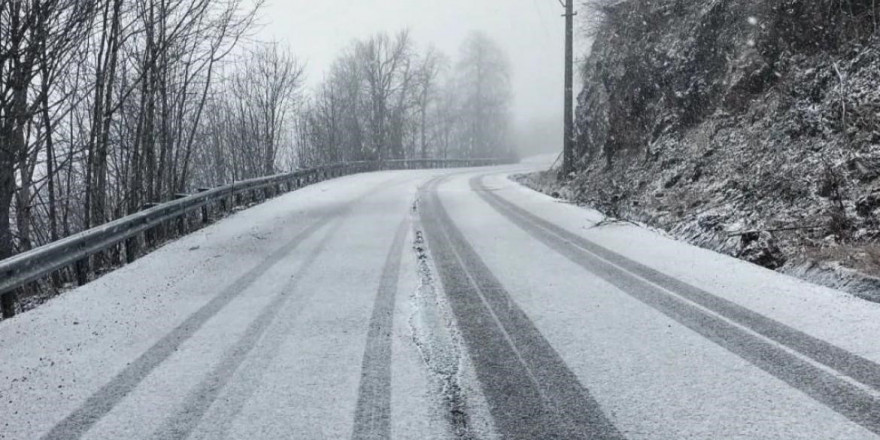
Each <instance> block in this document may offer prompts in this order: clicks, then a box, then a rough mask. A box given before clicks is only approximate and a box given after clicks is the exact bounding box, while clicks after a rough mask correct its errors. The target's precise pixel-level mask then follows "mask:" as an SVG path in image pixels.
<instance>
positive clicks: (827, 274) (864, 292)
mask: <svg viewBox="0 0 880 440" xmlns="http://www.w3.org/2000/svg"><path fill="white" fill-rule="evenodd" d="M508 178H509V179H510V180H512V181H514V182H517V183H519V184H520V185H523V186H525V187H527V188H531V189H533V190H535V191H538V192H540V193H543V194H546V195H549V196H551V197H553V198H555V199H558V200H560V201H563V202H566V203H570V204H573V205H577V206H580V207H584V208H588V209H591V210H595V211H598V212H600V213H602V214H603V215H604V216H605V220H603V222H606V223H613V222H619V221H623V222H628V223H632V224H635V225H638V226H640V227H643V228H646V229H649V230H652V231H654V232H658V233H661V234H663V235H666V236H669V237H671V238H674V239H676V240H679V241H683V242H686V243H689V244H692V245H695V246H699V247H701V248H704V249H708V250H712V251H715V252H719V253H722V254H725V255H729V256H732V257H735V258H739V259H741V260H743V261H748V262H751V263H753V264H756V265H758V266H763V267H767V268H769V269H772V270H775V271H777V272H780V273H784V274H786V275H790V276H793V277H797V278H800V279H802V280H804V281H808V282H811V283H815V284H818V285H821V286H825V287H829V288H832V289H837V290H842V291H844V292H847V293H850V294H852V295H855V296H856V297H859V298H862V299H865V300H868V301H873V302H880V278H878V277H875V276H871V275H869V274H866V273H864V272H862V271H859V270H858V269H855V268H852V267H848V266H847V263H846V261H847V259H848V255H847V253H846V251H845V250H843V249H841V251H840V252H839V253H808V252H803V249H801V252H799V253H798V255H795V256H794V258H790V259H788V260H787V261H786V262H785V263H784V264H782V265H780V266H778V267H772V265H770V267H768V265H763V264H761V252H762V250H761V245H763V244H766V243H761V242H762V241H766V234H761V233H758V234H756V235H757V237H755V239H754V240H751V241H752V243H754V245H753V246H752V250H753V251H754V252H748V251H743V247H740V246H731V245H730V242H731V241H738V242H742V241H743V240H745V238H743V237H740V236H737V235H735V234H731V232H730V231H726V230H722V231H714V232H713V231H706V230H702V229H699V230H697V229H694V228H686V227H676V228H665V227H663V225H659V224H653V223H651V222H645V221H643V220H642V219H640V218H638V216H637V215H634V213H632V212H629V211H624V212H609V210H613V208H611V207H603V206H594V205H592V204H589V203H584V202H581V201H579V200H578V197H577V195H576V194H575V192H574V191H573V190H572V188H571V187H570V186H568V185H566V184H564V183H562V182H560V181H559V180H558V179H557V171H556V170H548V171H538V172H534V173H529V174H512V175H510V176H509V177H508ZM748 238H751V237H748ZM732 239H733V240H732ZM738 244H741V243H738ZM777 251H778V249H777Z"/></svg>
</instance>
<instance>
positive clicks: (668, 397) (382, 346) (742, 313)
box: [0, 163, 880, 439]
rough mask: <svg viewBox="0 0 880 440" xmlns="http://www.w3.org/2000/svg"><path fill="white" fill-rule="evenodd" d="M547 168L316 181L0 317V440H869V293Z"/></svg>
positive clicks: (876, 427) (873, 422) (878, 349)
mask: <svg viewBox="0 0 880 440" xmlns="http://www.w3.org/2000/svg"><path fill="white" fill-rule="evenodd" d="M542 165H543V164H541V163H526V164H523V165H517V166H511V167H497V168H481V169H470V170H464V169H460V170H431V171H399V172H382V173H370V174H364V175H357V176H348V177H344V178H341V179H335V180H331V181H327V182H323V183H321V184H318V185H314V186H311V187H308V188H305V189H302V190H300V191H296V192H294V193H290V194H286V195H283V196H280V197H278V198H276V199H273V200H271V201H268V202H266V203H263V204H261V205H258V206H255V207H252V208H250V209H247V210H244V211H241V212H239V213H237V214H235V215H233V216H231V217H229V218H226V219H224V220H222V221H220V222H218V223H216V224H214V225H212V226H210V227H208V228H205V229H203V230H200V231H197V232H195V233H193V234H191V235H189V236H187V237H184V238H182V239H180V240H178V241H176V242H174V243H170V244H168V245H166V246H165V247H163V248H162V249H159V250H157V251H156V252H154V253H151V254H150V255H148V256H146V257H144V258H142V259H141V260H138V261H136V262H135V263H133V264H131V265H128V266H125V267H123V268H121V269H119V270H117V271H115V272H113V273H110V274H107V275H105V276H104V277H102V278H100V279H98V280H96V281H94V282H92V283H90V284H88V285H86V286H83V287H81V288H78V289H75V290H72V291H69V292H67V293H65V294H63V295H61V296H59V297H58V298H56V299H53V300H52V301H50V302H49V303H48V304H45V305H44V306H42V307H40V308H38V309H36V310H33V311H31V312H28V313H25V314H22V315H19V316H17V317H15V318H13V319H10V320H6V321H2V322H0V439H41V438H42V439H120V438H125V439H129V438H132V439H134V438H145V439H189V438H191V439H221V438H231V439H244V438H248V439H251V438H253V439H277V438H297V439H324V438H327V439H349V438H350V439H391V438H395V439H719V438H725V439H727V438H742V439H755V438H761V439H776V438H779V439H817V438H823V439H863V438H864V439H868V438H877V437H878V436H880V365H878V361H880V344H878V343H877V342H876V335H877V334H878V331H880V306H878V305H877V304H872V303H867V302H863V301H861V300H857V299H855V298H852V297H850V296H848V295H846V294H844V293H842V292H837V291H834V290H830V289H825V288H821V287H818V286H814V285H810V284H807V283H804V282H801V281H798V280H795V279H792V278H789V277H786V276H783V275H780V274H777V273H774V272H770V271H766V270H764V269H761V268H758V267H755V266H751V265H748V264H746V263H743V262H739V261H736V260H733V259H730V258H728V257H725V256H721V255H718V254H714V253H711V252H708V251H705V250H700V249H696V248H694V247H691V246H688V245H686V244H683V243H679V242H675V241H673V240H670V239H668V238H665V237H663V236H662V235H661V234H658V233H655V232H652V231H649V230H646V229H644V228H640V227H638V226H635V225H630V224H620V223H611V224H607V223H599V220H601V217H600V216H599V215H598V214H597V213H595V212H592V211H589V210H585V209H582V208H579V207H574V206H570V205H568V204H565V203H560V202H558V201H555V200H553V199H550V198H549V197H546V196H543V195H540V194H537V193H534V192H532V191H530V190H527V189H525V188H523V187H521V186H519V185H517V184H516V183H514V182H512V181H510V180H509V179H507V177H506V176H507V175H509V174H511V173H513V172H522V171H526V170H530V169H537V168H538V167H540V166H542Z"/></svg>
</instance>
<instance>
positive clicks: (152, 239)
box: [141, 203, 159, 247]
mask: <svg viewBox="0 0 880 440" xmlns="http://www.w3.org/2000/svg"><path fill="white" fill-rule="evenodd" d="M154 206H156V204H155V203H144V206H143V207H142V209H141V210H142V211H146V210H147V209H150V208H152V207H154ZM157 228H159V226H155V227H152V228H150V229H147V230H146V231H144V241H145V242H146V244H147V247H152V246H155V245H156V229H157Z"/></svg>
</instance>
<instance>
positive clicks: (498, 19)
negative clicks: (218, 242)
mask: <svg viewBox="0 0 880 440" xmlns="http://www.w3.org/2000/svg"><path fill="white" fill-rule="evenodd" d="M578 3H579V2H578ZM563 12H564V11H563V9H562V7H561V5H560V4H559V2H558V0H416V1H414V0H336V1H314V0H269V3H268V4H267V5H266V7H265V9H264V10H263V12H262V14H261V22H262V23H263V24H264V26H263V28H262V29H261V31H260V33H259V34H258V38H260V39H263V40H276V41H279V42H281V43H284V44H287V45H289V46H290V48H291V50H292V51H293V52H294V53H295V54H296V55H297V56H298V57H299V58H300V59H301V60H303V61H305V62H306V63H307V64H308V66H307V70H306V73H307V75H308V83H309V84H311V85H316V84H317V83H319V82H320V81H321V79H322V78H323V76H324V73H325V72H326V71H327V70H328V69H329V67H330V65H331V64H332V62H333V60H334V59H335V58H336V57H337V56H338V54H339V53H340V51H341V50H343V49H345V48H346V47H348V46H349V45H350V44H351V43H352V41H354V40H356V39H360V38H365V37H369V36H370V35H372V34H374V33H376V32H380V31H388V32H396V31H398V30H401V29H404V28H408V29H410V32H411V34H412V37H413V38H414V40H415V42H416V44H418V45H420V46H421V47H425V46H427V45H434V46H436V47H437V48H438V49H440V50H441V51H442V52H444V53H445V54H447V55H448V56H450V57H452V58H455V56H456V55H457V54H458V49H459V45H460V44H461V42H462V41H463V39H464V38H465V36H466V35H467V34H468V33H469V32H470V31H472V30H481V31H483V32H485V33H486V34H487V35H489V36H490V37H491V38H493V39H494V40H495V41H496V42H497V43H498V44H499V45H501V46H502V47H503V48H504V50H505V51H506V52H507V54H508V56H509V57H510V61H511V67H512V73H513V77H512V87H513V90H514V102H513V109H512V110H513V121H514V129H513V133H514V138H515V140H516V141H515V142H516V143H517V148H518V149H519V151H521V152H522V153H524V154H528V153H531V152H538V151H556V150H561V145H562V102H563V68H564V62H563V61H564V36H565V26H564V24H565V21H564V19H563V18H562V16H561V14H562V13H563ZM584 47H585V45H584V43H583V42H581V41H578V42H576V46H575V56H576V57H577V56H579V54H581V53H583V50H584ZM575 82H576V83H577V82H578V81H577V80H576V81H575Z"/></svg>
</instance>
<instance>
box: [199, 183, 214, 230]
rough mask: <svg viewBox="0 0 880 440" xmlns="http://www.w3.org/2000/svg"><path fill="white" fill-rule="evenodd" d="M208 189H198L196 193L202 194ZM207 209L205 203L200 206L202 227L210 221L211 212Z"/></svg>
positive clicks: (207, 206)
mask: <svg viewBox="0 0 880 440" xmlns="http://www.w3.org/2000/svg"><path fill="white" fill-rule="evenodd" d="M210 189H211V188H199V189H197V190H196V191H198V192H200V193H203V192H207V191H208V190H210ZM208 208H209V205H208V204H207V203H205V204H204V205H202V224H203V225H207V224H208V222H210V221H211V212H210V211H209V209H208Z"/></svg>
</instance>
